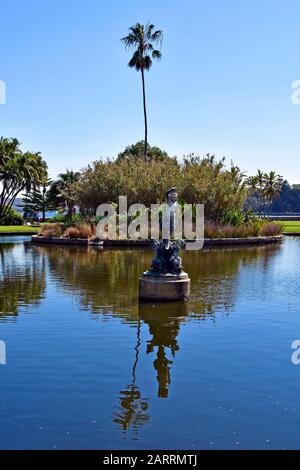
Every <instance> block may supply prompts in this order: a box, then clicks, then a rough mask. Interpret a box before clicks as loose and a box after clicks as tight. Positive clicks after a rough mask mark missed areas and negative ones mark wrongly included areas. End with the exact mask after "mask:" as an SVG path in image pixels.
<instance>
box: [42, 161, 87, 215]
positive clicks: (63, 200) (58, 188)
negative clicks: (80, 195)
mask: <svg viewBox="0 0 300 470" xmlns="http://www.w3.org/2000/svg"><path fill="white" fill-rule="evenodd" d="M79 177H80V173H79V172H78V171H73V170H66V172H65V173H60V174H59V175H58V180H56V181H54V182H53V183H52V185H51V187H50V189H49V200H50V201H51V203H52V205H53V206H56V207H63V208H64V209H67V213H68V215H72V214H73V213H74V205H75V204H74V200H73V190H72V187H73V184H74V183H76V182H77V181H78V180H79Z"/></svg>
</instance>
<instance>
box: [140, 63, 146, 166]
mask: <svg viewBox="0 0 300 470" xmlns="http://www.w3.org/2000/svg"><path fill="white" fill-rule="evenodd" d="M141 72H142V83H143V104H144V121H145V141H144V159H145V162H147V160H148V159H147V147H148V142H147V139H148V124H147V110H146V92H145V77H144V69H143V68H142V69H141Z"/></svg>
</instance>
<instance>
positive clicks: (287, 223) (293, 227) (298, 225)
mask: <svg viewBox="0 0 300 470" xmlns="http://www.w3.org/2000/svg"><path fill="white" fill-rule="evenodd" d="M278 223H280V224H282V225H283V233H284V232H286V233H292V232H294V233H300V220H279V221H278Z"/></svg>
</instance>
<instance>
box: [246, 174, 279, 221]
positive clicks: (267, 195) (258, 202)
mask: <svg viewBox="0 0 300 470" xmlns="http://www.w3.org/2000/svg"><path fill="white" fill-rule="evenodd" d="M282 184H283V181H282V177H281V176H280V175H277V174H276V172H275V171H270V172H269V173H264V172H263V171H261V170H257V174H256V175H255V176H249V177H248V178H247V179H246V185H247V187H248V189H249V191H250V196H249V197H248V199H247V202H246V206H247V205H250V206H252V207H253V209H255V210H256V211H257V212H259V213H265V211H266V207H267V206H268V208H269V210H270V209H271V207H272V203H273V202H274V200H276V199H278V198H280V194H281V191H282Z"/></svg>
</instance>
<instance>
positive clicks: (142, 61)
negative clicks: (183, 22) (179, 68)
mask: <svg viewBox="0 0 300 470" xmlns="http://www.w3.org/2000/svg"><path fill="white" fill-rule="evenodd" d="M154 28H155V26H154V25H153V24H149V23H148V24H147V25H143V24H140V23H136V25H135V26H131V28H129V34H128V35H127V36H124V37H123V38H122V39H121V41H122V42H123V43H124V44H125V46H126V48H130V49H134V53H133V56H132V58H131V59H130V61H129V63H128V66H129V67H131V68H135V69H136V70H137V71H138V72H141V75H142V85H143V105H144V122H145V140H144V158H145V161H147V144H148V142H147V139H148V125H147V110H146V93H145V76H144V71H145V70H149V69H150V67H151V65H152V59H160V58H161V52H160V51H159V50H158V49H155V48H154V46H155V45H157V44H160V45H161V44H162V38H163V33H162V31H161V30H159V29H157V30H154Z"/></svg>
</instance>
